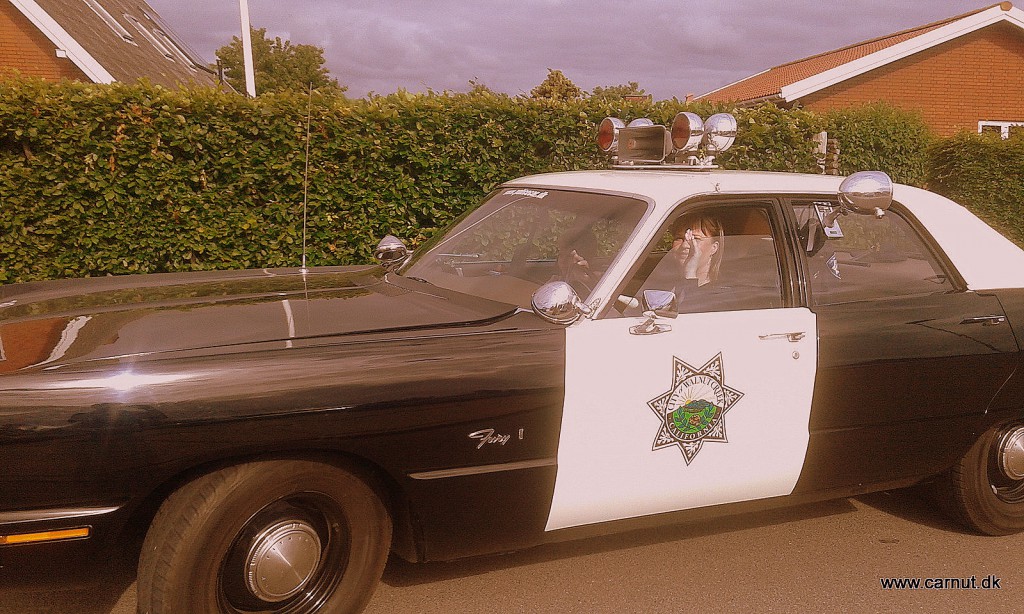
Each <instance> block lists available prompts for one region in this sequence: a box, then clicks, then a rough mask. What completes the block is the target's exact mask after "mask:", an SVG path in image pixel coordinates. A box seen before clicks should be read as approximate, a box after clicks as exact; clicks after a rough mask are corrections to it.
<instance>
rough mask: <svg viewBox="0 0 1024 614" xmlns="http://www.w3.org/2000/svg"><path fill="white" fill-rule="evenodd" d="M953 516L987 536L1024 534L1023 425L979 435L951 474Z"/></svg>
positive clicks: (948, 484)
mask: <svg viewBox="0 0 1024 614" xmlns="http://www.w3.org/2000/svg"><path fill="white" fill-rule="evenodd" d="M947 486H948V487H949V492H948V493H947V496H948V498H949V503H950V504H951V507H952V511H953V514H954V515H955V516H957V517H958V519H959V520H960V521H961V522H963V523H964V524H966V525H967V526H969V527H971V528H973V529H975V530H977V531H980V532H981V533H985V534H988V535H1008V534H1010V533H1017V532H1019V531H1022V530H1024V425H1022V424H1019V423H1018V424H1013V425H1010V426H1007V427H1003V428H998V429H993V430H991V431H989V432H987V433H985V434H984V435H982V436H981V437H980V438H979V439H978V441H976V442H975V443H974V445H973V446H972V447H971V449H970V450H968V452H967V454H965V455H964V457H963V458H962V459H961V460H960V462H959V463H957V464H956V466H954V467H953V469H952V470H951V471H950V474H949V476H948V482H947Z"/></svg>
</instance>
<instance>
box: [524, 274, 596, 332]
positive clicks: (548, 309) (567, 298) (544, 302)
mask: <svg viewBox="0 0 1024 614" xmlns="http://www.w3.org/2000/svg"><path fill="white" fill-rule="evenodd" d="M530 304H531V305H532V306H533V312H534V313H536V314H537V315H538V316H540V317H541V318H543V319H545V320H547V321H548V322H553V323H554V324H572V323H573V322H575V321H576V320H579V319H580V318H581V317H583V316H585V315H590V313H591V310H590V308H589V307H587V306H586V305H584V304H583V302H582V301H581V300H580V297H579V295H577V294H576V291H575V290H573V289H572V286H570V285H569V284H567V283H566V282H564V281H549V282H548V283H546V284H544V285H543V286H541V287H539V288H537V291H536V292H534V293H533V299H532V300H531V301H530Z"/></svg>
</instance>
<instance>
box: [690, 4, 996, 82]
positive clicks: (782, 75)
mask: <svg viewBox="0 0 1024 614" xmlns="http://www.w3.org/2000/svg"><path fill="white" fill-rule="evenodd" d="M1009 4H1010V3H1009V2H1004V3H1001V5H1003V10H1007V5H1009ZM1001 5H1000V4H995V5H992V6H987V7H984V8H981V9H978V10H975V11H971V12H969V13H964V14H962V15H957V16H956V17H950V18H949V19H944V20H942V21H936V22H934V23H930V24H926V25H923V26H918V27H916V28H911V29H909V30H903V31H901V32H896V33H894V34H888V35H886V36H881V37H878V38H873V39H871V40H867V41H863V42H860V43H855V44H853V45H849V46H847V47H843V48H841V49H836V50H833V51H827V52H825V53H819V54H818V55H812V56H810V57H807V58H803V59H801V60H796V61H794V62H789V63H787V64H782V65H780V66H776V67H774V68H770V69H768V70H766V71H764V72H761V73H758V74H756V75H753V76H751V77H747V78H746V79H743V80H740V81H736V82H735V83H731V84H729V85H726V86H725V87H722V88H719V89H717V90H713V91H711V92H708V93H707V94H703V95H701V96H699V97H698V98H699V99H700V100H709V101H712V102H729V101H735V102H750V101H754V100H760V99H763V98H773V97H777V96H779V95H780V94H781V92H782V88H783V87H785V86H787V85H790V84H793V83H796V82H797V81H802V80H804V79H807V78H808V77H812V76H814V75H817V74H819V73H822V72H825V71H826V70H831V69H833V68H836V67H837V66H842V65H843V64H847V63H849V62H852V61H854V60H858V59H860V58H862V57H865V56H868V55H871V54H872V53H875V52H877V51H881V50H883V49H886V48H888V47H892V46H894V45H898V44H900V43H902V42H904V41H908V40H910V39H912V38H915V37H918V36H921V35H922V34H926V33H928V32H931V31H932V30H936V29H938V28H941V27H942V26H945V25H947V24H950V23H952V22H954V21H957V20H960V19H963V18H964V17H969V16H971V15H975V14H977V13H980V12H982V11H987V10H988V9H990V8H992V7H993V6H1001Z"/></svg>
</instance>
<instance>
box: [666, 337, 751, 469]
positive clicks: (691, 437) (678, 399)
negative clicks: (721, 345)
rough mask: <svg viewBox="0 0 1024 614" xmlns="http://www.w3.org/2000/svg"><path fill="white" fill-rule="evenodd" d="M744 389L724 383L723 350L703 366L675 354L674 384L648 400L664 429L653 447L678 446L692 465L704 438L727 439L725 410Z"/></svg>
mask: <svg viewBox="0 0 1024 614" xmlns="http://www.w3.org/2000/svg"><path fill="white" fill-rule="evenodd" d="M741 398H743V393H742V392H740V391H738V390H736V389H734V388H730V387H728V386H726V385H725V371H724V369H723V366H722V353H721V352H719V353H718V355H717V356H715V357H714V358H712V359H711V360H709V361H708V362H707V364H705V365H704V366H703V367H701V368H700V369H694V368H693V367H691V366H690V365H688V364H686V363H685V362H683V361H682V360H679V359H678V358H676V357H675V356H673V357H672V388H671V389H670V390H669V391H668V392H666V393H664V394H662V395H661V396H659V397H658V398H656V399H651V400H650V401H648V402H647V406H648V407H650V408H651V411H653V412H654V414H655V415H656V416H658V419H659V420H661V429H660V430H659V431H658V436H657V437H656V438H655V440H654V447H653V448H651V450H660V449H662V448H669V447H672V446H676V447H678V448H679V450H680V451H681V452H682V453H683V459H684V460H686V464H687V465H689V464H690V463H691V462H692V461H693V459H694V457H696V456H697V453H698V452H700V449H701V447H702V446H703V445H704V443H705V442H718V443H728V441H729V440H728V439H726V436H725V414H726V412H728V411H729V410H730V409H731V408H732V406H733V405H735V404H736V402H737V401H739V400H740V399H741Z"/></svg>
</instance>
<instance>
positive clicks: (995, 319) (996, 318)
mask: <svg viewBox="0 0 1024 614" xmlns="http://www.w3.org/2000/svg"><path fill="white" fill-rule="evenodd" d="M1005 322H1006V316H1000V315H991V316H976V317H973V318H964V319H963V320H961V321H960V323H961V324H981V325H982V326H995V325H996V324H1003V323H1005Z"/></svg>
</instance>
